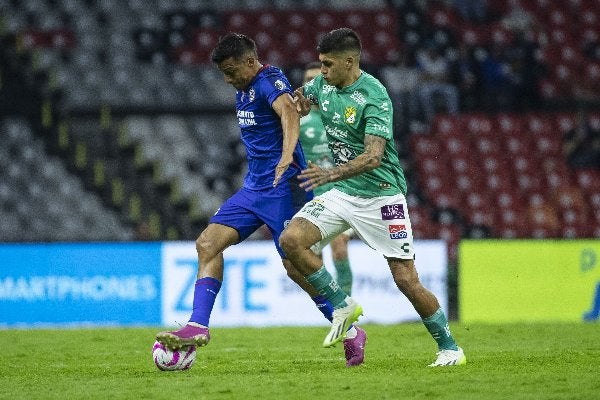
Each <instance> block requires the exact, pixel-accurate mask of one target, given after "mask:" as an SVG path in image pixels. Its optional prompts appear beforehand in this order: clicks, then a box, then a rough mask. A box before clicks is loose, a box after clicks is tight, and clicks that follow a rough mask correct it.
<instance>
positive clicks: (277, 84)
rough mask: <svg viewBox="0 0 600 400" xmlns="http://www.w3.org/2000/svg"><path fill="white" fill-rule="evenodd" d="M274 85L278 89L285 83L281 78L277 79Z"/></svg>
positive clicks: (283, 86)
mask: <svg viewBox="0 0 600 400" xmlns="http://www.w3.org/2000/svg"><path fill="white" fill-rule="evenodd" d="M275 87H276V88H277V89H279V90H283V89H284V88H285V83H283V81H282V80H281V79H277V80H276V81H275Z"/></svg>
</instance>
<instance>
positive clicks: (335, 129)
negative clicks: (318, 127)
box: [325, 125, 348, 139]
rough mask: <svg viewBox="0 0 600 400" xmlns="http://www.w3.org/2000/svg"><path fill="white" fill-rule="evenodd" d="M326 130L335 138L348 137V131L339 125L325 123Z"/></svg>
mask: <svg viewBox="0 0 600 400" xmlns="http://www.w3.org/2000/svg"><path fill="white" fill-rule="evenodd" d="M325 132H327V134H328V135H331V136H333V137H334V138H339V139H344V138H347V137H348V132H346V131H343V130H341V129H340V128H338V127H337V126H329V125H325Z"/></svg>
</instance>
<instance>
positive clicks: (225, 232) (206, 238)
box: [196, 223, 240, 255]
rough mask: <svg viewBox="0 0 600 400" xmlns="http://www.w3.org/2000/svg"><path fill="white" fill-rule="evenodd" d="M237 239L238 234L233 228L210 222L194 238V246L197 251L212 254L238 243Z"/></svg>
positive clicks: (238, 238) (238, 237)
mask: <svg viewBox="0 0 600 400" xmlns="http://www.w3.org/2000/svg"><path fill="white" fill-rule="evenodd" d="M239 240H240V235H239V234H238V231H237V230H235V229H234V228H232V227H230V226H226V225H221V224H219V223H210V224H208V226H207V227H206V228H205V229H204V230H203V231H202V233H201V234H200V236H199V237H198V239H196V248H197V249H198V251H199V252H200V251H202V252H210V253H212V254H213V255H214V254H218V253H220V252H222V251H224V250H225V249H226V248H227V247H229V246H231V245H233V244H236V243H238V242H239Z"/></svg>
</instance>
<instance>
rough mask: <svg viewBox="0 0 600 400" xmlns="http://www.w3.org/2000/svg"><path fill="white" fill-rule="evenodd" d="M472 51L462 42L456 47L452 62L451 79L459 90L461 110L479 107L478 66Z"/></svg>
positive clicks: (479, 80)
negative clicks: (455, 54)
mask: <svg viewBox="0 0 600 400" xmlns="http://www.w3.org/2000/svg"><path fill="white" fill-rule="evenodd" d="M473 53H474V51H473V50H472V49H471V48H470V47H469V46H467V45H466V44H464V43H461V44H460V45H459V47H458V52H457V56H456V60H455V61H454V62H453V63H452V75H453V77H452V81H453V82H455V83H456V84H457V85H458V88H459V90H460V104H461V106H462V109H463V111H468V110H475V109H479V108H480V106H481V100H480V97H481V96H480V93H479V92H480V90H481V88H480V86H481V79H480V73H479V67H478V65H477V62H476V60H475V57H474V54H473Z"/></svg>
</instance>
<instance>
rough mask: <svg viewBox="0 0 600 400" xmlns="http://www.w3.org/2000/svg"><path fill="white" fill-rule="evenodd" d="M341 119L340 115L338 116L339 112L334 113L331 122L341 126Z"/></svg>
mask: <svg viewBox="0 0 600 400" xmlns="http://www.w3.org/2000/svg"><path fill="white" fill-rule="evenodd" d="M341 117H342V116H341V115H340V114H338V113H337V112H334V113H333V118H331V122H333V123H334V124H339V123H340V118H341Z"/></svg>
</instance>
